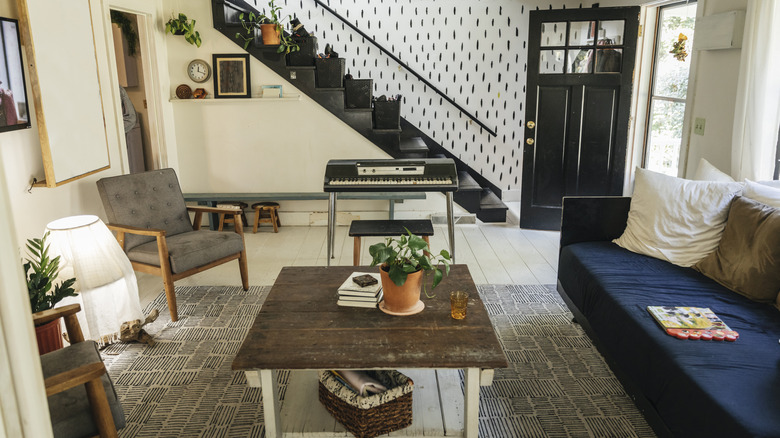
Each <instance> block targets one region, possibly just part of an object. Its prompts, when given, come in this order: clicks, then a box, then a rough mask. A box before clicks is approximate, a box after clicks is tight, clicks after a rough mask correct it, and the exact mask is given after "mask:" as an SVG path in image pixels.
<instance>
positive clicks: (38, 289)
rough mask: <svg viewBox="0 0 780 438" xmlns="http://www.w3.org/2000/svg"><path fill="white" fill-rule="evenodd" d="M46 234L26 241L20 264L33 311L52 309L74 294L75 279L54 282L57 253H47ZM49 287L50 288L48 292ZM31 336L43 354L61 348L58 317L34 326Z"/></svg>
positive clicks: (57, 269)
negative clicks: (25, 252)
mask: <svg viewBox="0 0 780 438" xmlns="http://www.w3.org/2000/svg"><path fill="white" fill-rule="evenodd" d="M48 237H49V232H48V231H47V232H46V233H45V234H44V235H43V238H41V239H37V238H36V239H28V240H27V254H28V256H27V258H26V259H25V263H24V265H23V268H24V275H25V277H26V280H27V293H28V295H29V296H30V308H31V309H32V312H33V313H38V312H42V311H44V310H49V309H52V308H53V307H54V306H55V305H57V303H59V302H60V301H62V299H63V298H65V297H73V296H76V291H75V289H73V284H74V283H75V282H76V279H75V278H69V279H67V280H63V281H61V282H60V283H59V284H56V285H55V284H54V282H55V281H56V280H57V277H58V275H59V273H60V256H56V257H51V256H50V255H49V244H48V243H47V242H46V239H47V238H48ZM52 286H54V290H53V291H52ZM35 337H36V339H37V340H38V352H39V353H40V354H45V353H48V352H50V351H54V350H59V349H60V348H62V330H61V329H60V319H59V318H57V319H55V320H54V321H51V322H48V323H46V324H42V325H39V326H35Z"/></svg>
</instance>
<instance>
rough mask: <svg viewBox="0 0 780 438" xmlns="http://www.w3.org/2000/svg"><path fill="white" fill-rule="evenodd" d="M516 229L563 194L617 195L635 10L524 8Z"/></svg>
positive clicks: (557, 214)
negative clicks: (520, 162) (523, 123)
mask: <svg viewBox="0 0 780 438" xmlns="http://www.w3.org/2000/svg"><path fill="white" fill-rule="evenodd" d="M529 18H530V25H529V38H528V81H527V84H528V85H527V92H526V117H525V118H526V126H525V148H524V152H523V186H522V199H521V210H520V227H521V228H534V229H542V230H558V229H560V225H561V201H562V198H563V197H564V196H570V195H579V196H597V195H622V194H623V177H624V174H625V167H626V144H627V141H628V122H629V114H630V108H629V106H630V101H631V83H632V75H633V71H634V57H635V54H636V39H637V31H638V27H639V8H638V7H628V8H593V9H564V10H547V11H531V13H530V16H529Z"/></svg>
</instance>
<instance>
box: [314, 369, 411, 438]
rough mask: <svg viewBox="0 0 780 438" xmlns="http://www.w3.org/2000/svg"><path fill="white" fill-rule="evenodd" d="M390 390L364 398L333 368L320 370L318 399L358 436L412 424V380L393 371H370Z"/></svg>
mask: <svg viewBox="0 0 780 438" xmlns="http://www.w3.org/2000/svg"><path fill="white" fill-rule="evenodd" d="M366 373H367V374H368V375H370V376H371V377H373V378H374V379H376V380H378V381H380V382H382V384H383V385H385V387H387V388H388V389H387V391H385V392H383V393H380V394H373V395H370V396H367V397H361V396H359V395H358V394H356V393H355V392H354V391H353V390H352V389H350V388H347V387H346V386H344V384H343V383H342V382H341V381H340V380H338V379H337V378H336V376H334V375H333V373H331V372H330V371H320V384H319V387H320V389H319V396H320V397H319V398H320V402H321V403H322V404H323V405H324V406H325V409H327V410H328V412H330V413H331V415H333V417H335V418H336V420H337V421H338V422H339V423H341V424H342V425H344V427H345V428H346V429H347V430H348V431H350V432H351V433H352V434H353V435H355V436H356V437H358V438H373V437H375V436H377V435H382V434H386V433H390V432H392V431H394V430H399V429H403V428H405V427H408V426H410V425H411V424H412V390H413V389H414V382H413V381H412V379H410V378H408V377H406V376H405V375H403V374H401V373H399V372H398V371H392V370H380V371H367V372H366Z"/></svg>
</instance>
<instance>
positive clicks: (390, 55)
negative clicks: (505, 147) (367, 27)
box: [314, 0, 496, 137]
mask: <svg viewBox="0 0 780 438" xmlns="http://www.w3.org/2000/svg"><path fill="white" fill-rule="evenodd" d="M314 3H316V4H318V5H320V6H322V7H323V8H324V9H325V10H326V11H328V12H330V13H331V14H333V15H335V16H336V18H338V19H339V20H341V21H342V22H344V24H346V25H347V26H349V27H350V28H351V29H352V30H354V31H355V32H357V33H358V34H359V35H360V36H362V37H363V38H365V39H366V40H368V41H369V42H371V44H373V45H375V46H376V47H377V48H378V49H379V50H380V51H381V52H382V53H384V54H385V55H387V56H389V57H390V59H392V60H393V61H395V62H397V63H398V64H400V65H401V67H403V68H405V69H406V70H407V71H408V72H409V73H411V74H413V75H414V76H415V77H416V78H417V79H419V80H420V81H422V83H424V84H425V85H427V86H428V87H430V88H431V89H432V90H433V91H435V92H436V93H437V94H438V95H439V96H441V97H443V98H444V100H446V101H447V102H449V103H450V104H452V106H454V107H455V108H457V109H458V111H460V112H462V113H463V114H465V115H467V116H468V117H469V118H470V119H471V120H473V121H475V122H477V124H478V125H479V126H481V127H482V129H484V130H485V131H487V132H488V133H489V134H490V135H492V136H493V137H496V132H495V131H493V130H492V129H490V128H488V127H487V126H486V125H485V124H484V123H482V122H480V121H479V119H477V118H476V117H474V116H473V115H471V113H470V112H468V111H466V110H465V109H464V108H463V107H462V106H460V105H458V104H457V103H455V101H454V100H452V99H450V97H449V96H447V95H446V94H444V93H442V92H441V90H439V89H438V88H436V86H435V85H433V84H432V83H430V82H428V80H427V79H425V78H424V77H422V76H421V75H420V74H418V73H417V72H416V71H414V70H413V69H412V68H410V67H409V66H408V65H406V63H405V62H403V61H401V60H400V59H398V57H397V56H395V55H394V54H392V53H391V52H390V51H388V50H387V49H385V48H384V47H382V46H381V45H380V44H379V43H377V42H376V41H374V39H373V38H371V37H370V36H368V35H366V33H365V32H363V31H362V30H360V29H358V28H357V26H355V25H354V24H352V23H350V22H349V21H347V19H346V18H344V17H342V16H341V15H340V14H339V13H338V12H336V11H334V10H333V9H331V8H330V7H329V6H328V5H326V4H325V3H323V2H322V1H321V0H314Z"/></svg>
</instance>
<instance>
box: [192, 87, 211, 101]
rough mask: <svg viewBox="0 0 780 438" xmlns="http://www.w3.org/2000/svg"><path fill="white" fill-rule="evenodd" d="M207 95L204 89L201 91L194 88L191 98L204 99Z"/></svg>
mask: <svg viewBox="0 0 780 438" xmlns="http://www.w3.org/2000/svg"><path fill="white" fill-rule="evenodd" d="M208 94H209V93H208V92H207V91H206V90H205V89H203V88H196V89H195V90H194V91H193V92H192V97H194V98H195V99H205V98H206V96H208Z"/></svg>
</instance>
